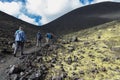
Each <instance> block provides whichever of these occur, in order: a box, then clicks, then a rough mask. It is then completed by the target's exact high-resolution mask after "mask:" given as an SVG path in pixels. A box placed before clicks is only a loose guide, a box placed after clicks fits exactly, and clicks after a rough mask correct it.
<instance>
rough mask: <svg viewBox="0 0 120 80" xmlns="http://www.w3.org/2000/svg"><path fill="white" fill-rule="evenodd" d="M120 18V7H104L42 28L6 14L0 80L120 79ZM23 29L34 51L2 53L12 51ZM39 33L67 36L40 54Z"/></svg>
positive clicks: (0, 19)
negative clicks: (37, 33)
mask: <svg viewBox="0 0 120 80" xmlns="http://www.w3.org/2000/svg"><path fill="white" fill-rule="evenodd" d="M119 13H120V4H119V3H113V2H103V3H98V4H93V5H89V6H85V7H82V8H78V9H76V10H74V11H72V12H70V13H68V14H66V15H64V16H62V17H60V18H58V19H57V20H55V21H53V22H51V23H49V24H46V25H44V26H42V27H40V28H39V27H38V26H34V25H31V24H28V23H26V22H23V21H21V20H19V19H16V18H14V17H12V16H10V15H6V14H5V13H3V12H0V33H1V34H0V64H1V65H0V79H1V80H120V76H119V75H120V66H119V65H120V54H119V52H120V35H119V33H120V20H119V19H120V15H119ZM19 26H23V27H24V31H25V32H26V34H27V38H28V42H29V44H27V46H28V47H32V48H29V49H28V50H27V49H26V51H25V53H24V55H23V56H20V55H19V54H17V57H13V55H11V54H6V52H4V53H3V52H2V50H6V49H7V50H9V49H11V45H10V44H11V43H12V42H13V41H14V38H13V35H14V32H15V31H16V29H18V27H19ZM39 29H40V30H41V31H42V32H44V33H45V32H53V33H55V34H56V35H60V34H61V36H60V37H59V38H58V40H57V42H56V43H54V44H50V45H49V44H45V43H43V45H42V47H40V48H39V49H38V50H36V49H37V48H36V47H35V34H36V32H37V31H38V30H39ZM27 52H29V53H27ZM11 53H12V52H11ZM5 54H6V55H5ZM5 56H6V57H5Z"/></svg>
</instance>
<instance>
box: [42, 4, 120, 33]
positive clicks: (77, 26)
mask: <svg viewBox="0 0 120 80" xmlns="http://www.w3.org/2000/svg"><path fill="white" fill-rule="evenodd" d="M119 14H120V3H115V2H102V3H97V4H92V5H88V6H85V7H81V8H78V9H75V10H73V11H71V12H69V13H67V14H65V15H63V16H61V17H60V18H58V19H56V20H54V21H52V22H50V23H48V24H46V25H43V27H42V29H43V30H44V31H47V32H53V33H56V34H57V35H60V34H63V35H64V34H67V33H71V32H76V31H79V30H82V29H86V28H90V27H94V26H97V25H100V24H103V23H106V22H110V21H113V20H116V19H120V15H119Z"/></svg>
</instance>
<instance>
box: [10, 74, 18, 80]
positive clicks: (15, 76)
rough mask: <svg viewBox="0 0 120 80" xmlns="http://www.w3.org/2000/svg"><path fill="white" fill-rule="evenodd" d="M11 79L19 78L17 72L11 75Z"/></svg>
mask: <svg viewBox="0 0 120 80" xmlns="http://www.w3.org/2000/svg"><path fill="white" fill-rule="evenodd" d="M10 80H19V77H18V75H17V74H13V75H11V78H10Z"/></svg>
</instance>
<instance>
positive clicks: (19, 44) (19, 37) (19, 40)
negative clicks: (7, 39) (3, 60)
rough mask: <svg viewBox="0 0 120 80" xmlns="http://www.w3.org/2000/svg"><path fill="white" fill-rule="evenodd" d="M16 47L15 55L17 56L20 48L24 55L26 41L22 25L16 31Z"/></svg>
mask: <svg viewBox="0 0 120 80" xmlns="http://www.w3.org/2000/svg"><path fill="white" fill-rule="evenodd" d="M14 36H15V48H14V53H13V54H14V57H16V53H17V52H18V49H19V48H20V53H21V55H23V48H24V43H25V41H26V36H25V32H24V31H23V28H22V27H19V30H17V31H16V32H15V35H14Z"/></svg>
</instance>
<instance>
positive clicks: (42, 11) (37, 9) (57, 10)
mask: <svg viewBox="0 0 120 80" xmlns="http://www.w3.org/2000/svg"><path fill="white" fill-rule="evenodd" d="M80 6H82V4H80V2H79V0H36V1H34V0H27V3H26V9H27V11H28V13H31V14H34V15H39V16H42V19H41V23H42V24H46V23H48V22H50V21H52V20H54V19H56V18H58V17H60V16H62V15H64V14H66V13H68V12H69V11H71V10H73V9H75V8H78V7H80Z"/></svg>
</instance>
